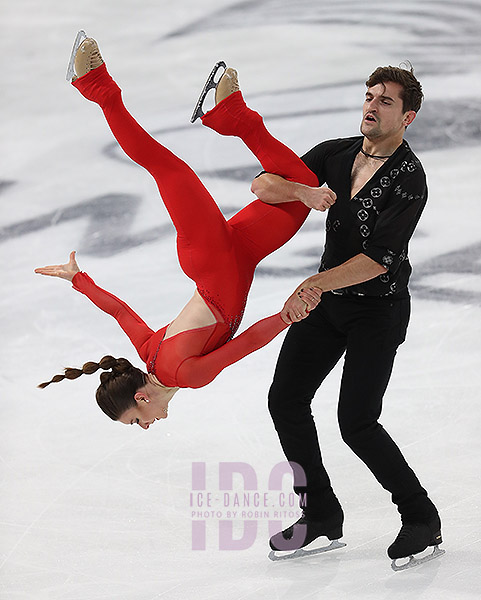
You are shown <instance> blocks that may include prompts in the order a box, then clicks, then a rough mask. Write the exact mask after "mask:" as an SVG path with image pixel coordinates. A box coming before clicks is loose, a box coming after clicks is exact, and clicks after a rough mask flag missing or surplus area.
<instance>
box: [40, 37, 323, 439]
mask: <svg viewBox="0 0 481 600" xmlns="http://www.w3.org/2000/svg"><path fill="white" fill-rule="evenodd" d="M73 56H74V59H75V60H74V64H75V74H74V75H73V77H72V84H73V85H74V86H75V87H76V88H77V89H78V90H79V92H80V93H81V94H82V95H83V96H84V97H85V98H87V99H88V100H91V101H93V102H96V103H97V104H98V105H99V106H100V108H101V109H102V111H103V113H104V115H105V118H106V120H107V123H108V125H109V127H110V129H111V131H112V133H113V135H114V136H115V138H116V139H117V141H118V142H119V144H120V146H121V147H122V149H123V150H124V152H125V153H126V154H127V155H128V156H129V157H130V158H131V159H132V160H134V161H135V162H136V163H138V164H139V165H141V166H143V167H144V168H145V169H147V171H148V172H149V173H150V174H151V175H152V176H153V177H154V179H155V181H156V183H157V185H158V188H159V191H160V194H161V197H162V199H163V201H164V203H165V206H166V208H167V211H168V212H169V215H170V217H171V218H172V221H173V223H174V226H175V228H176V231H177V250H178V256H179V262H180V265H181V267H182V270H183V271H184V272H185V273H186V275H187V276H188V277H189V278H191V279H192V280H193V281H194V282H195V284H196V290H195V292H194V295H193V297H192V298H191V299H190V301H189V302H188V303H187V304H186V306H185V307H184V308H183V309H182V310H181V312H180V313H179V314H178V316H177V317H176V318H175V319H174V320H173V321H172V322H171V323H170V324H169V325H167V326H165V327H163V328H162V329H159V330H158V331H154V330H152V329H150V328H149V327H148V326H147V325H146V324H145V323H144V322H143V321H142V319H141V318H140V317H139V316H138V315H137V314H136V313H135V312H134V311H132V310H131V309H130V308H129V307H128V306H127V305H126V304H125V303H124V302H123V301H122V300H120V299H118V298H116V297H115V296H113V295H112V294H110V293H109V292H107V291H105V290H103V289H101V288H100V287H98V286H97V285H96V284H95V283H94V281H93V280H92V279H91V278H90V277H89V276H88V275H87V274H86V273H83V272H81V271H80V269H79V267H78V265H77V262H76V260H75V252H72V253H71V254H70V258H69V261H68V263H66V264H64V265H52V266H47V267H43V268H38V269H36V270H35V272H36V273H40V274H42V275H49V276H53V277H60V278H62V279H66V280H68V281H71V282H72V284H73V287H74V289H76V290H77V291H79V292H82V293H83V294H85V295H86V296H87V297H88V298H90V300H91V301H92V302H93V303H94V304H96V305H97V306H98V307H99V308H100V309H102V310H103V311H105V312H106V313H108V314H110V315H112V316H113V317H114V318H115V319H116V320H117V321H118V323H119V325H120V326H121V328H122V329H123V330H124V332H125V333H126V334H127V335H128V337H129V338H130V340H131V342H132V343H133V344H134V346H135V348H136V350H137V352H138V354H139V356H140V358H141V359H142V360H143V361H144V362H145V363H146V365H147V373H145V372H143V371H142V370H140V369H138V368H136V367H134V366H133V365H132V364H131V363H130V362H129V361H128V360H126V359H124V358H119V359H115V358H113V357H111V356H105V357H104V358H102V359H101V360H100V362H99V363H95V362H88V363H86V364H85V365H84V366H83V368H82V369H72V368H67V369H65V372H64V374H63V375H56V376H55V377H53V378H52V380H51V381H49V382H46V383H43V384H40V386H39V387H46V386H47V385H49V384H50V383H52V382H58V381H61V380H63V379H64V378H67V379H75V378H77V377H79V376H80V375H82V374H83V373H85V374H91V373H94V372H95V371H97V370H98V369H103V370H104V371H105V372H103V373H101V376H100V381H101V384H100V386H99V388H98V389H97V392H96V398H97V403H98V404H99V406H100V408H101V409H102V410H103V411H104V412H105V413H106V414H107V415H108V416H109V417H111V418H112V419H113V420H119V421H121V422H122V423H125V424H133V423H137V424H138V425H140V426H141V427H142V428H144V429H148V428H149V426H150V425H151V424H152V423H153V422H154V421H155V420H157V419H163V418H166V417H167V414H168V412H167V409H168V405H169V402H170V400H171V399H172V397H173V396H174V394H175V393H176V392H177V391H178V389H179V388H181V387H190V388H197V387H201V386H204V385H206V384H208V383H210V382H211V381H212V380H213V379H214V378H215V377H216V375H217V374H218V373H219V372H220V371H221V370H222V369H224V368H225V367H226V366H228V365H230V364H232V363H234V362H236V361H238V360H240V359H241V358H242V357H244V356H245V355H246V354H249V353H251V352H253V351H254V350H257V349H259V348H261V347H262V346H264V345H265V344H267V343H268V342H269V341H271V340H272V339H273V338H274V337H275V336H276V335H278V334H279V333H280V332H281V331H282V330H284V329H285V328H286V327H287V326H288V325H289V324H290V323H292V322H294V321H299V320H301V319H302V318H304V317H305V316H307V314H308V311H309V310H312V308H314V307H315V306H316V305H317V304H318V302H319V301H320V295H321V291H320V290H315V289H312V290H306V291H304V292H303V293H302V295H301V297H302V299H303V300H304V302H305V309H304V310H300V309H299V308H296V311H295V314H294V312H292V314H288V315H287V316H286V320H285V321H284V320H283V319H282V318H281V316H280V313H277V314H275V315H272V316H270V317H268V318H266V319H263V320H261V321H259V322H257V323H256V324H254V325H253V326H251V327H250V328H249V329H247V330H246V331H245V332H244V333H242V334H241V335H239V336H237V337H236V338H234V339H232V337H233V336H234V334H235V332H236V330H237V328H238V326H239V324H240V321H241V319H242V315H243V311H244V307H245V303H246V299H247V294H248V292H249V288H250V285H251V283H252V279H253V276H254V270H255V268H256V266H257V264H258V263H259V261H261V260H262V259H263V258H264V257H265V256H267V255H268V254H270V253H271V252H273V251H274V250H277V249H278V248H279V247H280V246H282V245H283V244H285V243H286V242H287V241H288V240H289V239H290V238H291V237H292V236H293V235H294V234H295V233H296V232H297V230H298V229H299V227H300V226H301V225H302V223H303V222H304V220H305V218H306V217H307V214H308V212H309V209H308V208H307V207H306V206H305V205H304V204H302V203H301V202H291V203H287V204H279V205H269V204H265V203H263V202H261V201H260V200H255V201H253V202H252V203H251V204H249V205H248V206H246V207H245V208H244V209H242V210H241V211H240V212H238V213H237V214H236V215H235V216H233V217H232V218H231V219H229V221H226V220H225V218H224V216H223V215H222V213H221V212H220V210H219V208H218V206H217V205H216V203H215V202H214V200H213V199H212V197H211V196H210V195H209V193H208V192H207V190H206V189H205V188H204V186H203V184H202V183H201V182H200V180H199V179H198V178H197V176H196V175H195V173H194V172H193V171H192V170H191V169H190V167H189V166H188V165H186V164H185V163H184V162H183V161H182V160H180V159H179V158H177V157H176V156H175V155H174V154H172V153H171V152H170V151H169V150H167V149H166V148H164V147H163V146H162V145H160V144H159V143H158V142H157V141H155V140H154V139H153V138H152V137H151V136H150V135H149V134H147V133H146V132H145V131H144V130H143V129H142V128H141V127H140V125H139V124H138V123H137V122H136V121H135V120H134V118H133V117H132V116H131V115H130V114H129V113H128V112H127V110H126V108H125V106H124V104H123V102H122V98H121V90H120V88H119V87H118V86H117V84H116V83H115V82H114V80H113V79H112V77H111V76H110V75H109V73H108V72H107V69H106V66H105V63H104V61H103V59H102V57H101V55H100V52H99V49H98V46H97V43H96V42H95V40H93V39H91V38H87V39H85V40H84V41H83V42H82V44H81V45H80V46H79V48H78V50H76V53H75V50H74V55H73ZM206 85H207V84H206ZM214 87H215V86H214ZM215 94H216V97H215V101H216V106H215V107H214V108H213V109H212V110H211V111H209V112H208V113H206V114H205V115H203V116H202V122H203V124H204V125H206V126H207V127H210V128H211V129H214V130H215V131H217V132H218V133H220V134H222V135H230V136H237V137H239V138H240V139H242V140H243V142H244V143H245V144H246V145H247V147H248V148H249V149H250V150H251V151H252V152H253V153H254V155H255V156H256V157H257V158H258V159H259V161H260V162H261V164H262V167H263V168H264V170H265V171H268V172H270V173H275V174H278V175H281V176H282V177H284V178H287V179H290V180H292V181H296V182H298V183H303V184H305V185H309V186H317V185H318V181H317V177H316V176H315V175H314V174H313V173H312V172H311V171H310V170H309V169H308V167H306V166H305V165H304V163H303V162H302V161H301V160H300V159H299V158H298V157H297V156H296V155H295V154H294V153H293V152H292V151H291V150H289V149H288V148H286V147H285V146H284V145H283V144H281V143H280V142H279V141H277V140H276V139H274V138H273V137H272V136H271V135H270V134H269V132H268V131H267V129H266V128H265V126H264V124H263V121H262V118H261V116H260V115H259V114H258V113H256V112H254V111H252V110H250V109H249V108H248V107H247V106H246V104H245V102H244V100H243V97H242V93H241V92H240V90H239V86H238V83H237V73H236V72H235V71H234V70H233V69H226V71H225V72H224V74H223V76H222V77H221V79H220V81H219V83H218V85H217V87H216V91H215ZM200 114H202V113H200Z"/></svg>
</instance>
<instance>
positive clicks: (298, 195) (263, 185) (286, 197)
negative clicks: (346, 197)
mask: <svg viewBox="0 0 481 600" xmlns="http://www.w3.org/2000/svg"><path fill="white" fill-rule="evenodd" d="M251 191H252V193H253V194H255V195H256V196H257V198H259V200H262V202H265V203H266V204H282V203H284V202H295V201H297V202H302V203H303V204H305V205H306V206H307V207H308V208H313V209H314V210H320V211H325V210H327V209H328V208H329V207H330V206H332V205H333V204H334V202H335V201H336V194H335V192H333V191H332V190H330V189H329V188H327V187H309V186H308V185H304V184H302V183H295V182H294V181H287V180H286V179H283V178H282V177H280V176H279V175H272V174H271V173H263V174H262V175H259V177H256V179H254V181H253V182H252V186H251Z"/></svg>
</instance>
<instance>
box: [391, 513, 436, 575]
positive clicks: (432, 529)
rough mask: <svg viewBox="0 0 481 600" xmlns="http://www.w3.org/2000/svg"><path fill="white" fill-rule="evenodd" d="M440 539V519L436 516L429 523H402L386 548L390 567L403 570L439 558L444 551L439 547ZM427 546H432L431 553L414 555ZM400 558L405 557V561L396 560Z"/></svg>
mask: <svg viewBox="0 0 481 600" xmlns="http://www.w3.org/2000/svg"><path fill="white" fill-rule="evenodd" d="M442 541H443V539H442V536H441V521H440V519H439V517H437V516H436V518H435V519H433V520H432V521H431V522H429V523H403V526H402V527H401V531H400V532H399V533H398V536H397V537H396V539H395V540H394V542H393V543H392V544H391V545H390V546H389V548H388V550H387V553H388V556H389V558H391V559H392V563H391V567H392V569H393V570H394V571H404V570H405V569H410V568H412V567H417V566H418V565H420V564H423V563H426V562H429V561H431V560H434V559H435V558H439V557H440V556H442V555H443V554H444V552H445V551H444V550H442V549H440V548H439V544H441V543H442ZM429 546H434V550H433V552H432V553H431V554H428V555H426V556H421V557H417V556H414V555H415V554H419V553H420V552H423V551H424V550H426V548H428V547H429ZM400 559H407V562H402V563H401V564H399V563H397V562H396V561H397V560H400Z"/></svg>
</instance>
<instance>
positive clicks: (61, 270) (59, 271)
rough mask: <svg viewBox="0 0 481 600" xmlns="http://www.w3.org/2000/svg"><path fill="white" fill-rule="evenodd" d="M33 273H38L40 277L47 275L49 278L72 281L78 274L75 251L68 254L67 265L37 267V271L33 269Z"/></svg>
mask: <svg viewBox="0 0 481 600" xmlns="http://www.w3.org/2000/svg"><path fill="white" fill-rule="evenodd" d="M35 273H39V274H40V275H48V276H49V277H60V279H66V280H67V281H72V279H73V278H74V277H75V275H76V274H77V273H80V269H79V266H78V264H77V260H76V258H75V250H73V251H72V252H71V253H70V256H69V261H68V263H65V264H64V265H49V266H48V267H38V269H35Z"/></svg>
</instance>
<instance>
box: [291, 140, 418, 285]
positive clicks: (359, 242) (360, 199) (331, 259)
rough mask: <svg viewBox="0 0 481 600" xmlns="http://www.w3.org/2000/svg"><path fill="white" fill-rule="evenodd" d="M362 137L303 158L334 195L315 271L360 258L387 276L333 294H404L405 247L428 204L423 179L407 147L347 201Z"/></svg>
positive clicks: (334, 142)
mask: <svg viewBox="0 0 481 600" xmlns="http://www.w3.org/2000/svg"><path fill="white" fill-rule="evenodd" d="M363 139H364V138H363V137H362V136H357V137H352V138H343V139H337V140H329V141H326V142H322V143H321V144H319V145H317V146H315V147H314V148H312V149H311V150H310V151H309V152H307V154H305V155H304V156H303V157H302V160H303V161H304V162H305V163H306V165H307V166H308V167H309V168H310V169H311V170H312V171H313V172H314V173H315V174H316V175H317V177H318V179H319V185H322V184H323V183H326V184H327V185H328V187H329V188H331V189H332V190H333V191H334V192H336V194H337V201H336V203H335V204H334V205H333V206H332V207H331V208H330V209H329V212H328V214H327V218H326V242H325V246H324V253H323V255H322V258H321V264H320V267H319V271H325V270H327V269H332V268H333V267H337V266H338V265H340V264H342V263H344V262H345V261H347V260H349V259H350V258H352V257H353V256H356V255H357V254H360V253H362V254H365V255H366V256H369V257H370V258H372V259H373V260H375V261H376V262H378V263H379V264H381V265H383V266H384V267H386V269H388V270H387V272H386V273H383V274H382V275H379V276H378V277H376V278H374V279H371V280H370V281H366V282H364V283H360V284H358V285H354V286H351V287H349V288H344V289H342V290H336V292H337V293H342V294H354V295H358V296H386V295H389V296H390V295H393V294H401V293H403V292H404V293H406V290H407V284H408V281H409V277H410V275H411V271H412V268H411V265H410V263H409V259H408V244H409V240H410V239H411V236H412V235H413V232H414V229H415V228H416V225H417V223H418V221H419V218H420V216H421V213H422V211H423V209H424V206H425V205H426V201H427V185H426V175H425V173H424V170H423V167H422V165H421V163H420V162H419V159H418V158H417V157H416V156H415V154H414V153H413V152H412V150H411V148H410V147H409V144H408V143H407V142H406V141H403V143H402V144H401V146H399V148H398V149H397V150H396V151H395V152H394V154H393V155H392V156H391V157H390V158H389V159H388V160H387V161H386V162H385V163H384V164H383V165H382V166H381V167H380V168H379V169H378V170H377V171H376V173H375V174H374V175H373V177H372V178H371V179H370V180H369V181H368V182H367V183H366V185H365V186H364V187H363V188H362V189H361V190H360V191H359V192H358V193H357V194H356V196H354V198H352V199H351V171H352V166H353V163H354V159H355V158H356V155H357V154H358V152H359V150H360V149H361V147H362V142H363Z"/></svg>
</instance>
